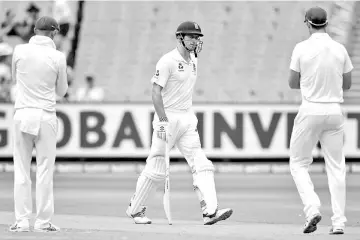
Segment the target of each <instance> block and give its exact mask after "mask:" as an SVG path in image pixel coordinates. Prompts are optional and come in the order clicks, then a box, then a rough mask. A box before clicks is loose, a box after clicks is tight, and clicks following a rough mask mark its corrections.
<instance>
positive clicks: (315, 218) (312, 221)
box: [303, 213, 321, 233]
mask: <svg viewBox="0 0 360 240" xmlns="http://www.w3.org/2000/svg"><path fill="white" fill-rule="evenodd" d="M320 221H321V214H320V213H316V214H314V215H312V216H311V217H309V218H308V219H306V222H305V225H304V230H303V233H312V232H315V231H316V229H317V226H316V225H317V224H318V223H319V222H320Z"/></svg>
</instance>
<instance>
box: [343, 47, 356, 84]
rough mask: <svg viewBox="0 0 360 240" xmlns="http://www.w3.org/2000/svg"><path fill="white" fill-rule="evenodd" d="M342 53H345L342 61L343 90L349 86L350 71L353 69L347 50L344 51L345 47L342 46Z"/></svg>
mask: <svg viewBox="0 0 360 240" xmlns="http://www.w3.org/2000/svg"><path fill="white" fill-rule="evenodd" d="M343 49H344V54H345V62H344V72H343V85H342V88H343V90H349V89H350V88H351V82H352V79H351V72H352V70H353V69H354V66H353V65H352V62H351V59H350V57H349V54H348V52H347V51H346V48H345V47H344V46H343Z"/></svg>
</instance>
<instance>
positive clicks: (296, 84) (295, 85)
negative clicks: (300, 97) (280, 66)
mask: <svg viewBox="0 0 360 240" xmlns="http://www.w3.org/2000/svg"><path fill="white" fill-rule="evenodd" d="M289 86H290V88H292V89H300V73H299V72H296V71H294V70H290V77H289Z"/></svg>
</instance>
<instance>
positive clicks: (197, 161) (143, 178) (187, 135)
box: [126, 22, 233, 225]
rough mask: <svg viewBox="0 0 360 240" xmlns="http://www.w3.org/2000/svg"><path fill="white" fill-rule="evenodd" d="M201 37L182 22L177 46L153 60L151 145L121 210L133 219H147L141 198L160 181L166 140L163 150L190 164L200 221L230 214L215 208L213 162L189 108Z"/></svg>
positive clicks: (142, 221)
mask: <svg viewBox="0 0 360 240" xmlns="http://www.w3.org/2000/svg"><path fill="white" fill-rule="evenodd" d="M203 36H204V35H203V34H202V32H201V28H200V26H199V25H198V24H197V23H195V22H183V23H181V24H180V25H179V26H178V28H177V31H176V33H175V37H176V41H177V46H176V48H175V49H173V50H172V51H170V52H168V53H167V54H165V55H163V56H162V57H161V58H160V60H159V61H158V63H157V64H156V71H155V74H154V76H153V77H152V79H151V83H152V102H153V105H154V108H155V115H154V119H153V122H152V124H153V129H154V132H153V136H152V143H151V150H150V154H149V156H148V158H147V159H146V165H145V168H144V170H143V171H142V173H141V174H140V176H139V178H138V181H137V185H136V191H135V194H134V195H133V197H132V198H131V201H130V204H129V207H128V208H127V211H126V214H127V216H129V217H130V218H132V219H133V220H134V222H135V223H137V224H151V220H150V219H149V218H148V217H146V215H145V211H146V207H145V203H146V200H147V199H148V197H149V196H150V195H151V194H152V193H154V192H155V190H156V188H157V187H158V186H163V182H164V179H165V148H166V145H165V144H168V146H167V147H168V149H171V148H172V147H173V146H176V147H177V148H178V149H179V151H180V152H181V154H182V155H183V156H184V158H185V159H186V161H187V163H188V164H189V167H190V169H191V172H192V176H193V187H194V191H195V192H196V194H197V196H198V198H199V201H200V206H201V210H202V213H203V220H204V224H205V225H211V224H214V223H216V222H218V221H221V220H225V219H227V218H229V217H230V216H231V214H232V213H233V210H232V209H230V208H226V209H218V201H217V196H216V188H215V181H214V166H213V164H212V162H211V161H210V160H209V159H207V157H206V156H205V154H204V152H203V150H202V149H201V144H200V138H199V134H198V131H197V123H198V120H197V117H196V115H195V113H194V111H193V110H192V94H193V90H194V86H195V82H196V78H197V56H198V54H199V52H200V51H201V49H202V45H203V42H202V41H201V37H203Z"/></svg>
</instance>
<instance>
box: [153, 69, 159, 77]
mask: <svg viewBox="0 0 360 240" xmlns="http://www.w3.org/2000/svg"><path fill="white" fill-rule="evenodd" d="M159 75H160V72H159V70H156V72H155V74H154V76H155V77H156V78H158V77H159Z"/></svg>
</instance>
